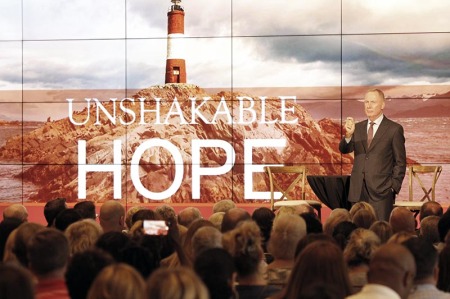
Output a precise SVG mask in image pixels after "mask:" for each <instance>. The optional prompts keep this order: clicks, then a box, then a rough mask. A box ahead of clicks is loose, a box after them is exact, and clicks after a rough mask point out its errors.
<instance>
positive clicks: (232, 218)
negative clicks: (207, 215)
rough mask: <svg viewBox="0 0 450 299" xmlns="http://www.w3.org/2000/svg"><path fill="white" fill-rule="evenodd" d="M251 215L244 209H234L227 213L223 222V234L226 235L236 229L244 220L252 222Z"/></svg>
mask: <svg viewBox="0 0 450 299" xmlns="http://www.w3.org/2000/svg"><path fill="white" fill-rule="evenodd" d="M250 219H252V217H251V216H250V214H249V213H248V212H247V211H246V210H244V209H242V208H232V209H229V210H228V211H226V212H225V215H223V220H222V229H221V231H222V233H226V232H228V231H230V230H232V229H234V228H235V227H236V225H237V224H238V223H239V222H241V221H244V220H250Z"/></svg>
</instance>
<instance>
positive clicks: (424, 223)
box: [419, 216, 441, 246]
mask: <svg viewBox="0 0 450 299" xmlns="http://www.w3.org/2000/svg"><path fill="white" fill-rule="evenodd" d="M439 219H441V218H440V217H439V216H427V217H425V218H423V219H422V220H421V221H420V230H419V234H420V236H422V237H423V238H424V239H426V240H428V241H429V242H430V243H431V244H436V246H437V245H438V243H439V230H438V223H439Z"/></svg>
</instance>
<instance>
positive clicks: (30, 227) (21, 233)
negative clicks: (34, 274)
mask: <svg viewBox="0 0 450 299" xmlns="http://www.w3.org/2000/svg"><path fill="white" fill-rule="evenodd" d="M44 229H45V227H44V226H42V225H40V224H37V223H34V222H25V223H22V224H21V225H20V226H19V227H18V228H17V229H16V234H15V236H14V244H13V248H12V251H13V253H14V256H15V257H16V259H17V261H18V262H19V263H20V264H21V265H22V266H23V267H25V268H27V267H28V262H29V261H28V246H27V244H28V241H29V240H30V239H31V238H32V237H33V236H34V235H35V234H36V233H38V232H39V231H42V230H44ZM10 237H11V235H10Z"/></svg>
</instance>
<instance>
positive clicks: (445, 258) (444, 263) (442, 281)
mask: <svg viewBox="0 0 450 299" xmlns="http://www.w3.org/2000/svg"><path fill="white" fill-rule="evenodd" d="M436 286H437V288H438V289H439V290H441V291H444V292H446V293H450V246H449V245H446V246H445V247H444V248H442V250H441V252H440V253H439V274H438V280H437V285H436Z"/></svg>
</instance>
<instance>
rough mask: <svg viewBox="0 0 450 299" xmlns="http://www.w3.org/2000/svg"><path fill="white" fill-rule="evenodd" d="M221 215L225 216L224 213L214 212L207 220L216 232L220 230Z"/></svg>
mask: <svg viewBox="0 0 450 299" xmlns="http://www.w3.org/2000/svg"><path fill="white" fill-rule="evenodd" d="M223 215H225V212H216V213H214V214H212V215H211V216H209V218H208V220H209V221H211V223H212V224H214V226H215V227H216V228H217V229H218V230H221V229H222V220H223Z"/></svg>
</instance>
